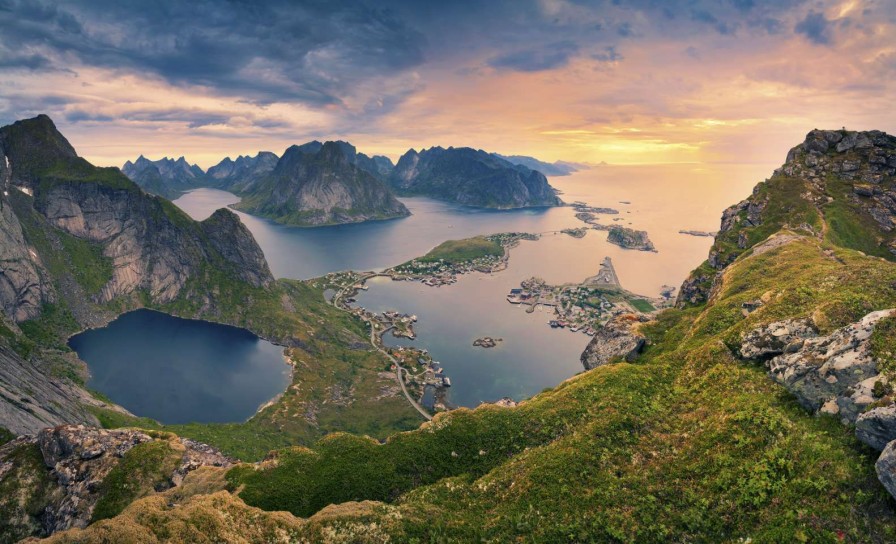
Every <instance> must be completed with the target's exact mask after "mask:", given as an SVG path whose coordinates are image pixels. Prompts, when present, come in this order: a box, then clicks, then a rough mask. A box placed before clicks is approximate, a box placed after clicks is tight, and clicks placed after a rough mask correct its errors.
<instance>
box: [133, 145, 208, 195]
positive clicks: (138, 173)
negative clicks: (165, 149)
mask: <svg viewBox="0 0 896 544" xmlns="http://www.w3.org/2000/svg"><path fill="white" fill-rule="evenodd" d="M121 171H122V172H123V173H124V175H126V176H127V177H128V178H130V179H131V181H133V182H134V183H136V184H137V185H139V186H140V187H141V188H142V189H143V190H144V191H146V192H147V193H152V194H154V195H159V196H163V197H165V198H168V199H171V200H173V199H175V198H177V197H178V196H180V195H181V194H183V193H184V192H185V191H188V190H190V189H193V188H195V187H198V186H200V185H201V184H202V183H203V180H204V178H205V172H203V171H202V168H199V167H198V166H196V165H195V164H190V163H188V162H187V161H186V159H184V158H183V157H181V158H179V159H177V160H174V159H169V158H168V157H163V158H161V159H159V160H157V161H151V160H149V159H147V158H146V157H144V156H143V155H140V157H138V158H137V160H136V161H134V162H131V161H128V162H126V163H125V164H124V166H122V167H121Z"/></svg>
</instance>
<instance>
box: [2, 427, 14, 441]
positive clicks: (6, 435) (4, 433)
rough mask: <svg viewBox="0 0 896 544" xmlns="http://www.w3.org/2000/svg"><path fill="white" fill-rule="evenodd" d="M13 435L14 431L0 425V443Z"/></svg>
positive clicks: (8, 439) (10, 438)
mask: <svg viewBox="0 0 896 544" xmlns="http://www.w3.org/2000/svg"><path fill="white" fill-rule="evenodd" d="M15 437H16V435H15V433H13V432H12V431H10V430H9V429H7V428H6V427H0V445H3V444H6V443H7V442H9V441H10V440H12V439H13V438H15Z"/></svg>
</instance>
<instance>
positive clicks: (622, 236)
mask: <svg viewBox="0 0 896 544" xmlns="http://www.w3.org/2000/svg"><path fill="white" fill-rule="evenodd" d="M607 241H608V242H610V243H611V244H616V245H617V246H619V247H621V248H623V249H636V250H638V251H652V252H654V253H656V247H654V245H653V242H651V241H650V238H648V237H647V232H646V231H643V230H634V229H630V228H627V227H612V228H611V229H610V232H609V234H607Z"/></svg>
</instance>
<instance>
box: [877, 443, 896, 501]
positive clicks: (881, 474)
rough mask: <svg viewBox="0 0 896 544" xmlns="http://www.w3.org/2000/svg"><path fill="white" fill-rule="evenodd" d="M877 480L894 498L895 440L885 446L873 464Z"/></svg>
mask: <svg viewBox="0 0 896 544" xmlns="http://www.w3.org/2000/svg"><path fill="white" fill-rule="evenodd" d="M874 470H875V471H876V472H877V479H878V480H880V483H882V484H883V486H884V488H886V490H887V491H888V492H889V493H890V495H892V496H893V497H896V440H894V441H893V442H890V443H889V444H887V446H886V447H885V448H884V451H882V452H881V454H880V457H878V458H877V462H876V463H875V464H874Z"/></svg>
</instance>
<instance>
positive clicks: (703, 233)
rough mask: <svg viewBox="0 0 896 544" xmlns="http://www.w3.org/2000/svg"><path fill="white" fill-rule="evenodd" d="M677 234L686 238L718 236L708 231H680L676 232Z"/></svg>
mask: <svg viewBox="0 0 896 544" xmlns="http://www.w3.org/2000/svg"><path fill="white" fill-rule="evenodd" d="M678 233H679V234H687V235H688V236H705V237H707V238H714V237H715V235H716V234H718V233H716V232H711V231H708V230H680V231H678Z"/></svg>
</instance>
